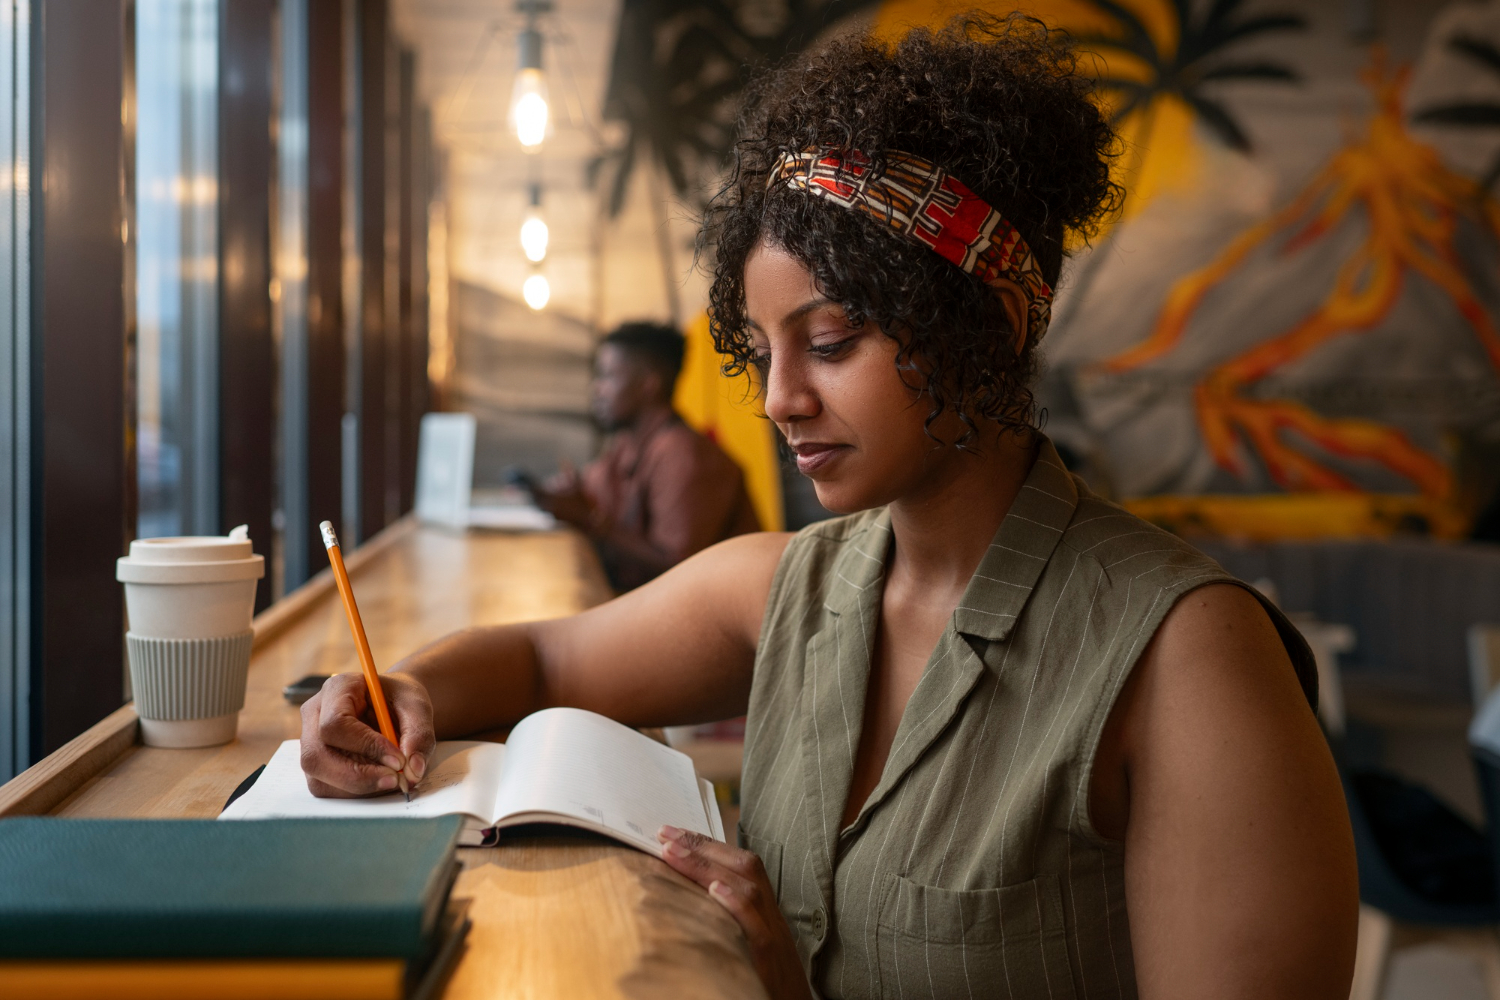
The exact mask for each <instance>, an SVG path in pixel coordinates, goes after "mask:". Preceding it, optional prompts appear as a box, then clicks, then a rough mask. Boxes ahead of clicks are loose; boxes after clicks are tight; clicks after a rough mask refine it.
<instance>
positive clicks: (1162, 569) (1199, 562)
mask: <svg viewBox="0 0 1500 1000" xmlns="http://www.w3.org/2000/svg"><path fill="white" fill-rule="evenodd" d="M1078 494H1079V495H1078V506H1077V509H1076V510H1075V511H1074V513H1073V517H1072V519H1071V520H1070V521H1069V522H1068V526H1067V528H1066V530H1064V532H1063V536H1062V539H1061V542H1060V544H1061V546H1062V547H1064V548H1066V549H1068V550H1071V551H1073V552H1076V553H1079V554H1080V555H1082V556H1083V557H1085V558H1087V559H1089V560H1090V561H1092V562H1094V563H1096V564H1097V565H1098V566H1099V568H1100V569H1101V570H1102V571H1103V574H1104V576H1105V578H1106V579H1108V580H1110V581H1116V580H1128V581H1132V582H1148V583H1149V582H1153V581H1154V582H1159V583H1167V582H1169V581H1171V582H1181V583H1192V581H1194V580H1199V579H1201V580H1203V581H1207V580H1209V579H1212V578H1227V577H1228V576H1229V574H1227V573H1226V572H1225V571H1224V569H1223V567H1221V566H1220V565H1219V564H1218V563H1217V562H1215V561H1214V560H1213V559H1211V558H1209V557H1208V556H1207V555H1205V554H1204V553H1203V552H1200V551H1199V550H1198V549H1196V548H1194V547H1193V545H1192V544H1191V543H1189V542H1187V541H1186V540H1184V539H1183V538H1181V537H1179V536H1177V535H1174V534H1172V533H1171V532H1169V531H1167V530H1165V529H1164V528H1160V527H1158V526H1156V525H1154V524H1152V523H1151V522H1149V521H1146V520H1144V519H1142V518H1140V517H1137V516H1136V515H1135V514H1132V513H1131V512H1130V511H1128V510H1126V509H1125V508H1124V507H1121V506H1120V505H1118V504H1116V503H1113V502H1111V501H1109V500H1106V499H1104V498H1103V497H1100V496H1098V495H1096V494H1094V493H1092V492H1090V491H1089V490H1088V488H1087V487H1086V486H1084V485H1082V484H1081V483H1080V484H1079V490H1078Z"/></svg>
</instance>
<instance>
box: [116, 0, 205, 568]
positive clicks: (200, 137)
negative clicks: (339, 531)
mask: <svg viewBox="0 0 1500 1000" xmlns="http://www.w3.org/2000/svg"><path fill="white" fill-rule="evenodd" d="M136 18H137V22H136V95H137V118H136V146H135V148H136V274H137V284H136V318H137V330H138V332H137V355H136V358H137V360H136V364H137V368H136V387H137V401H138V402H137V406H138V412H137V445H136V448H137V455H138V474H139V477H140V478H139V490H140V516H139V519H138V522H137V529H136V530H137V534H138V535H139V536H140V537H142V538H149V537H153V536H158V535H174V534H183V533H199V532H216V531H218V530H219V527H218V524H217V521H218V514H217V509H216V508H217V506H218V497H217V489H216V486H215V483H216V481H217V474H216V473H217V470H216V468H215V465H216V455H217V440H216V439H217V421H216V419H215V418H214V411H213V407H212V405H211V404H212V401H213V400H214V398H215V397H216V396H217V392H216V387H217V381H218V373H217V364H218V355H217V351H216V350H215V345H216V342H217V325H218V316H217V308H218V288H217V285H218V184H217V178H218V110H217V100H218V4H217V0H139V2H138V3H137V5H136Z"/></svg>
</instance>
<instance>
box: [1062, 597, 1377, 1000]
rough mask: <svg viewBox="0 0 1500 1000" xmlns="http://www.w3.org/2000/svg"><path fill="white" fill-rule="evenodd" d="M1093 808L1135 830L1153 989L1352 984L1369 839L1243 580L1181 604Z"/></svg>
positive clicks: (1140, 930) (1111, 825)
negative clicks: (1362, 853) (1363, 856)
mask: <svg viewBox="0 0 1500 1000" xmlns="http://www.w3.org/2000/svg"><path fill="white" fill-rule="evenodd" d="M1097 766H1098V768H1099V770H1098V771H1097V772H1096V776H1095V780H1094V782H1093V788H1092V791H1093V792H1094V793H1095V794H1094V796H1093V797H1092V799H1091V809H1092V811H1093V813H1094V818H1095V822H1096V825H1097V826H1098V827H1099V828H1100V830H1101V832H1104V833H1105V834H1106V835H1107V836H1111V835H1113V836H1118V834H1119V833H1120V832H1122V831H1121V827H1123V835H1124V840H1125V887H1126V905H1127V907H1128V908H1129V912H1130V935H1131V941H1132V944H1133V948H1134V952H1135V964H1136V976H1137V981H1138V983H1139V989H1140V995H1141V997H1142V998H1143V1000H1197V998H1201V997H1215V998H1217V1000H1235V998H1244V1000H1252V998H1261V997H1272V996H1274V997H1279V998H1283V1000H1298V998H1306V1000H1314V998H1317V1000H1325V998H1328V997H1342V996H1346V995H1347V994H1348V992H1349V980H1350V976H1351V973H1352V970H1353V965H1354V944H1355V937H1356V928H1357V924H1358V908H1359V887H1358V878H1357V874H1356V869H1355V860H1354V843H1353V837H1352V835H1351V833H1350V828H1349V817H1348V813H1347V811H1346V808H1345V805H1344V797H1343V793H1342V791H1341V789H1340V785H1339V779H1338V774H1337V771H1336V769H1335V767H1334V763H1333V758H1332V755H1331V754H1330V753H1329V750H1328V745H1327V743H1326V741H1325V740H1324V738H1323V734H1322V732H1321V731H1320V730H1319V728H1318V725H1317V721H1316V719H1315V718H1314V716H1313V713H1312V712H1311V711H1310V710H1309V709H1308V706H1307V702H1306V699H1305V698H1304V697H1303V695H1302V691H1301V689H1300V687H1299V686H1298V684H1297V680H1296V675H1295V673H1294V671H1293V670H1292V665H1291V663H1290V661H1289V659H1288V657H1287V654H1286V650H1285V647H1283V645H1282V643H1281V640H1280V638H1279V637H1278V636H1277V634H1276V629H1275V627H1274V626H1273V625H1272V624H1271V621H1270V619H1269V618H1268V617H1267V616H1266V614H1265V612H1264V611H1263V610H1262V609H1261V607H1260V605H1259V604H1258V603H1257V601H1256V600H1255V598H1254V597H1252V596H1250V595H1249V594H1248V593H1246V592H1245V591H1244V590H1242V589H1241V588H1239V587H1235V586H1229V585H1222V586H1210V587H1204V588H1202V589H1200V590H1197V591H1194V592H1192V593H1190V594H1188V595H1187V596H1186V597H1184V598H1183V599H1182V600H1181V601H1180V602H1179V603H1178V605H1177V606H1176V607H1175V608H1173V610H1172V611H1171V613H1170V614H1168V616H1167V618H1166V620H1165V621H1164V622H1163V623H1162V626H1161V628H1160V629H1159V630H1158V631H1157V634H1156V637H1155V638H1154V639H1153V640H1152V642H1151V644H1150V646H1148V647H1147V649H1146V651H1145V653H1144V654H1143V656H1142V659H1141V661H1140V663H1138V664H1137V666H1136V668H1135V670H1134V672H1133V673H1132V676H1131V678H1130V680H1129V681H1128V682H1127V684H1126V687H1125V690H1124V691H1123V692H1122V694H1121V697H1120V701H1119V702H1118V704H1117V705H1116V707H1115V710H1114V712H1113V713H1112V715H1111V718H1110V721H1109V724H1108V726H1107V727H1106V732H1105V739H1104V744H1103V745H1102V746H1101V752H1100V756H1099V758H1098V759H1097Z"/></svg>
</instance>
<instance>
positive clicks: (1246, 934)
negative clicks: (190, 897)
mask: <svg viewBox="0 0 1500 1000" xmlns="http://www.w3.org/2000/svg"><path fill="white" fill-rule="evenodd" d="M750 106H751V110H750V111H749V112H748V115H747V118H746V120H745V122H744V124H743V126H742V136H743V138H742V139H741V141H740V143H739V145H738V147H737V149H738V166H737V170H736V173H735V175H734V177H733V179H732V180H731V182H730V183H729V184H728V185H727V187H726V188H725V190H724V191H723V192H722V193H721V195H720V197H719V198H718V199H717V201H716V202H715V204H714V206H713V208H712V209H711V211H710V216H709V222H708V225H707V227H706V233H707V235H708V238H709V240H710V243H711V245H712V249H713V251H714V284H713V290H712V314H711V315H712V319H713V329H714V333H715V337H716V341H717V344H718V346H719V349H720V350H721V351H722V352H724V353H725V354H726V355H727V356H728V358H729V360H730V364H729V369H730V370H731V371H743V370H745V369H746V368H747V367H753V368H754V369H755V370H756V371H757V372H758V373H759V385H760V386H761V388H762V394H763V400H764V405H765V410H766V414H767V416H769V417H770V419H771V420H773V421H775V423H776V426H777V427H778V429H779V430H780V431H781V433H782V434H783V435H784V436H785V438H786V441H787V444H788V445H789V446H790V448H791V449H792V451H794V452H795V453H796V456H797V465H798V468H799V470H800V471H801V472H802V473H803V474H804V475H807V476H808V477H810V478H811V479H812V480H813V481H814V483H815V484H816V486H817V491H818V498H819V500H820V501H821V502H822V503H823V504H824V505H825V506H827V507H828V508H829V509H831V510H834V511H839V512H848V513H850V516H847V517H843V518H839V519H835V520H832V521H827V522H824V523H822V524H818V525H815V526H813V527H811V528H809V529H807V530H805V531H803V532H801V533H799V534H797V535H795V536H789V535H785V534H759V535H749V536H744V537H740V538H735V539H731V540H730V541H727V542H724V543H722V544H720V545H718V546H715V547H714V548H712V549H709V550H706V551H705V552H703V553H701V554H699V555H697V556H695V557H693V558H692V559H689V560H688V561H687V562H685V563H683V564H682V565H680V566H678V567H677V568H675V569H673V570H671V571H670V572H668V573H666V574H665V575H663V576H662V577H660V578H659V579H657V580H656V581H654V582H652V583H650V584H648V585H647V586H645V587H642V588H640V589H639V590H637V591H634V592H632V593H630V594H627V595H625V596H623V597H621V598H619V599H617V600H615V601H612V602H610V603H608V604H605V605H603V606H601V607H598V608H594V609H592V610H590V611H588V612H586V613H584V614H581V615H578V616H576V617H574V618H570V619H565V620H560V621H552V622H539V623H531V624H525V625H514V626H504V627H497V628H485V629H475V630H471V631H468V632H463V633H459V634H457V635H454V636H450V637H448V638H446V639H444V640H442V641H440V642H438V643H436V644H434V645H432V646H430V647H428V648H426V649H424V650H422V651H420V652H418V653H417V654H415V655H414V656H412V657H411V658H409V659H408V660H406V661H405V663H404V664H403V665H402V670H401V673H399V674H397V675H396V676H392V677H388V678H387V681H386V683H387V684H388V691H389V694H390V697H391V700H392V702H393V709H394V711H395V713H396V715H397V716H398V717H399V720H400V726H401V731H402V739H401V747H399V748H397V747H392V746H391V745H390V744H388V743H385V742H384V741H383V740H381V739H380V737H379V735H378V734H377V733H375V732H374V730H372V729H371V728H370V727H369V726H368V725H367V724H366V722H365V721H362V720H363V719H364V718H365V716H364V713H365V710H366V706H365V703H364V698H363V690H364V689H363V685H362V682H360V681H359V680H358V677H357V675H348V676H345V677H340V678H335V679H334V680H332V681H330V682H329V683H328V685H327V686H326V687H325V688H324V690H323V692H322V694H320V695H319V696H318V697H317V698H315V699H313V700H312V701H310V702H308V703H307V706H306V707H305V709H304V713H303V720H304V722H303V754H304V765H305V769H306V771H307V775H308V782H309V784H310V786H311V787H312V789H313V790H314V792H315V793H318V794H323V795H364V794H370V793H372V792H376V791H378V790H383V789H389V788H391V787H393V786H394V783H395V776H394V773H393V770H392V769H393V768H399V767H400V766H402V763H403V761H405V762H406V766H407V769H408V773H409V774H414V775H416V776H417V777H420V775H421V774H422V772H423V770H424V768H425V766H426V759H427V755H428V753H429V752H430V750H431V747H432V744H433V740H434V738H435V736H438V737H453V736H458V735H460V734H464V733H470V732H475V731H479V730H484V729H488V728H493V727H496V726H500V725H504V724H507V723H510V722H513V721H515V720H516V719H518V718H520V717H522V716H524V715H526V714H528V713H530V712H532V711H535V710H537V709H540V708H543V707H548V706H554V705H572V706H577V707H580V708H586V709H592V710H594V711H597V712H602V713H605V714H608V715H610V716H612V717H614V718H616V719H618V720H620V721H622V722H625V723H628V724H631V725H637V726H658V725H672V724H683V723H693V722H699V721H706V720H712V719H722V718H727V717H732V716H736V715H740V714H742V713H746V712H747V711H748V715H749V719H748V722H747V734H746V748H745V750H746V757H745V768H744V781H743V790H742V802H743V822H742V824H741V830H740V843H741V844H742V845H743V847H744V848H745V849H740V848H734V847H729V846H727V845H723V844H717V843H712V842H705V841H704V839H702V838H700V837H698V836H695V835H692V834H684V833H683V832H681V831H677V830H672V829H664V830H663V831H662V833H661V836H662V839H663V842H664V844H665V847H666V858H667V862H668V863H669V864H670V865H672V867H674V868H676V869H677V870H678V871H680V872H682V873H683V874H684V875H686V876H688V877H689V878H691V879H693V880H694V881H696V882H697V883H698V884H700V885H702V886H703V887H704V888H705V889H706V890H707V891H709V892H710V894H711V895H712V896H713V898H714V899H715V900H717V901H719V902H720V903H721V904H723V905H724V906H725V907H726V908H727V909H728V910H729V912H730V913H732V914H733V915H734V917H735V918H736V919H737V920H738V921H739V924H740V926H741V927H742V928H743V929H744V931H745V934H746V937H747V939H748V941H749V944H750V948H751V952H752V955H753V957H754V960H755V962H756V966H757V970H758V972H759V973H760V975H761V977H762V979H763V980H764V982H765V984H766V986H767V989H768V991H769V992H770V994H771V995H772V996H775V997H806V996H811V995H818V996H827V997H873V996H886V997H929V996H933V997H951V996H986V997H990V996H1011V997H1043V996H1046V997H1053V998H1065V997H1090V998H1093V997H1134V996H1143V997H1148V998H1151V1000H1164V998H1184V1000H1187V998H1192V1000H1201V998H1204V997H1219V998H1227V997H1246V998H1250V997H1254V998H1257V1000H1259V998H1265V997H1278V998H1300V997H1306V998H1315V997H1316V998H1332V997H1343V996H1345V995H1347V990H1348V983H1349V977H1350V970H1351V968H1352V963H1353V953H1354V938H1355V922H1356V910H1357V890H1356V880H1355V869H1354V859H1353V849H1352V843H1351V838H1350V833H1349V829H1348V821H1347V817H1346V815H1345V812H1344V807H1343V799H1342V796H1341V794H1340V790H1339V783H1338V778H1337V776H1336V773H1335V770H1334V767H1333V764H1332V761H1331V759H1330V756H1329V753H1328V750H1327V747H1326V744H1325V743H1324V741H1323V739H1322V737H1321V734H1320V733H1319V730H1318V728H1317V725H1316V722H1315V720H1314V716H1313V713H1312V711H1311V710H1310V709H1309V699H1310V698H1311V697H1313V694H1312V692H1311V691H1310V690H1304V687H1303V686H1302V685H1299V677H1301V678H1302V681H1303V684H1305V685H1306V687H1307V688H1309V689H1310V688H1311V687H1312V683H1313V682H1312V677H1313V676H1314V675H1313V674H1312V673H1311V664H1310V657H1309V655H1308V652H1307V649H1306V646H1305V645H1304V644H1303V643H1302V642H1301V640H1300V639H1299V638H1298V637H1297V635H1296V632H1295V630H1293V629H1292V627H1291V626H1290V625H1289V624H1288V623H1287V622H1286V620H1285V619H1284V618H1283V617H1282V616H1281V615H1280V614H1279V613H1278V612H1277V611H1276V610H1275V609H1274V608H1273V607H1271V606H1270V605H1268V604H1266V603H1265V602H1263V601H1262V600H1260V599H1259V598H1258V597H1257V596H1256V595H1255V594H1254V593H1253V592H1252V591H1250V590H1248V589H1247V588H1245V587H1243V586H1242V585H1240V584H1238V583H1237V582H1236V581H1234V580H1233V579H1232V578H1230V577H1228V576H1227V575H1226V574H1225V573H1224V572H1223V571H1222V570H1220V569H1219V567H1218V566H1216V565H1215V564H1214V563H1212V562H1211V561H1209V560H1208V559H1206V558H1205V557H1203V556H1202V555H1200V554H1198V553H1197V552H1196V551H1194V550H1193V549H1192V548H1190V547H1189V546H1187V545H1185V544H1183V543H1182V542H1180V541H1178V540H1177V539H1175V538H1173V537H1172V536H1170V535H1167V534H1165V533H1164V532H1161V531H1159V530H1157V529H1155V528H1153V527H1151V526H1149V525H1147V524H1145V523H1144V522H1142V521H1139V520H1137V519H1136V518H1134V517H1132V516H1130V515H1129V514H1127V513H1125V512H1124V511H1122V510H1120V509H1119V508H1118V507H1115V506H1112V505H1111V504H1108V503H1106V502H1104V501H1102V500H1100V499H1099V498H1097V497H1095V496H1093V495H1092V494H1090V493H1089V491H1088V489H1087V488H1086V487H1085V486H1084V485H1083V484H1082V483H1081V482H1080V481H1079V480H1076V479H1074V478H1072V477H1071V476H1070V475H1069V474H1068V473H1067V472H1066V471H1065V470H1064V468H1063V467H1062V464H1061V462H1060V461H1059V459H1058V456H1057V453H1056V451H1055V450H1054V449H1053V447H1052V445H1051V444H1050V443H1049V442H1048V441H1047V439H1046V438H1045V437H1044V436H1042V435H1041V434H1040V433H1039V432H1036V431H1034V430H1033V428H1032V417H1033V404H1032V397H1031V394H1030V391H1029V385H1030V382H1031V379H1032V376H1033V374H1034V371H1035V364H1036V362H1035V357H1036V354H1035V352H1036V346H1037V342H1038V341H1039V340H1040V339H1041V337H1042V335H1043V333H1044V332H1045V330H1046V323H1047V318H1048V313H1049V308H1050V303H1051V294H1052V293H1051V287H1052V286H1054V285H1055V284H1056V282H1057V277H1058V272H1059V269H1060V267H1061V263H1062V258H1063V248H1064V242H1065V240H1066V239H1067V238H1068V235H1069V233H1080V232H1081V233H1085V234H1086V233H1087V232H1088V229H1089V226H1090V224H1091V223H1092V222H1093V221H1094V220H1095V219H1096V218H1097V217H1098V216H1099V215H1100V214H1101V212H1104V211H1106V210H1108V209H1109V208H1110V207H1111V206H1112V205H1113V203H1114V199H1115V198H1116V190H1115V189H1114V188H1113V187H1112V185H1111V184H1110V182H1109V177H1108V159H1107V157H1108V152H1109V150H1110V148H1111V144H1112V143H1113V141H1114V140H1113V136H1112V135H1111V133H1110V130H1109V128H1108V126H1107V124H1106V123H1105V121H1104V120H1103V119H1102V117H1101V115H1100V113H1099V111H1098V109H1097V108H1096V107H1095V106H1094V105H1093V104H1092V103H1091V101H1090V100H1089V96H1088V90H1087V87H1086V85H1085V84H1084V83H1083V82H1081V81H1080V80H1079V79H1078V78H1077V77H1076V76H1075V75H1074V74H1073V72H1072V64H1071V56H1070V54H1069V51H1068V49H1067V47H1066V45H1065V43H1064V42H1062V41H1061V40H1059V39H1058V37H1057V36H1056V35H1053V34H1049V33H1048V32H1047V30H1046V29H1045V28H1043V27H1042V26H1041V25H1039V24H1038V23H1036V22H1034V21H1031V20H1027V19H1023V18H1012V19H1009V20H1006V21H981V20H967V21H964V22H962V23H957V24H955V25H953V26H951V27H950V28H949V29H948V30H946V31H944V32H942V33H939V34H937V35H932V34H929V33H925V32H917V33H914V34H913V35H911V36H910V37H909V38H907V39H906V40H905V41H903V42H902V43H900V44H899V45H898V46H896V47H895V48H893V49H884V48H880V47H876V46H872V45H869V44H866V43H863V42H859V41H854V40H848V41H842V42H839V43H836V44H833V45H832V46H830V47H828V48H826V49H824V50H823V51H821V52H820V53H819V54H817V55H814V56H812V57H810V58H809V59H807V60H806V61H805V62H803V63H802V64H801V65H798V66H796V67H793V68H791V69H788V70H784V71H782V72H781V73H780V74H779V75H777V76H774V77H772V78H771V79H769V80H768V81H766V82H765V83H763V84H762V85H761V86H760V89H759V90H758V91H757V93H756V94H755V95H754V98H753V100H752V102H751V105H750Z"/></svg>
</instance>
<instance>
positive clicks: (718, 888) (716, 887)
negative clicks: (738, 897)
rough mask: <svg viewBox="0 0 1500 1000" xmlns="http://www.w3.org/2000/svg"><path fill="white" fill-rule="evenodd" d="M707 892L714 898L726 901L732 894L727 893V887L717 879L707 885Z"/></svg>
mask: <svg viewBox="0 0 1500 1000" xmlns="http://www.w3.org/2000/svg"><path fill="white" fill-rule="evenodd" d="M708 891H709V892H711V893H713V894H714V895H715V896H720V897H722V898H724V899H728V898H729V897H730V896H731V895H732V893H731V892H730V891H729V886H727V885H725V884H724V883H723V882H720V881H718V880H717V879H715V880H714V881H712V882H710V883H708Z"/></svg>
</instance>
